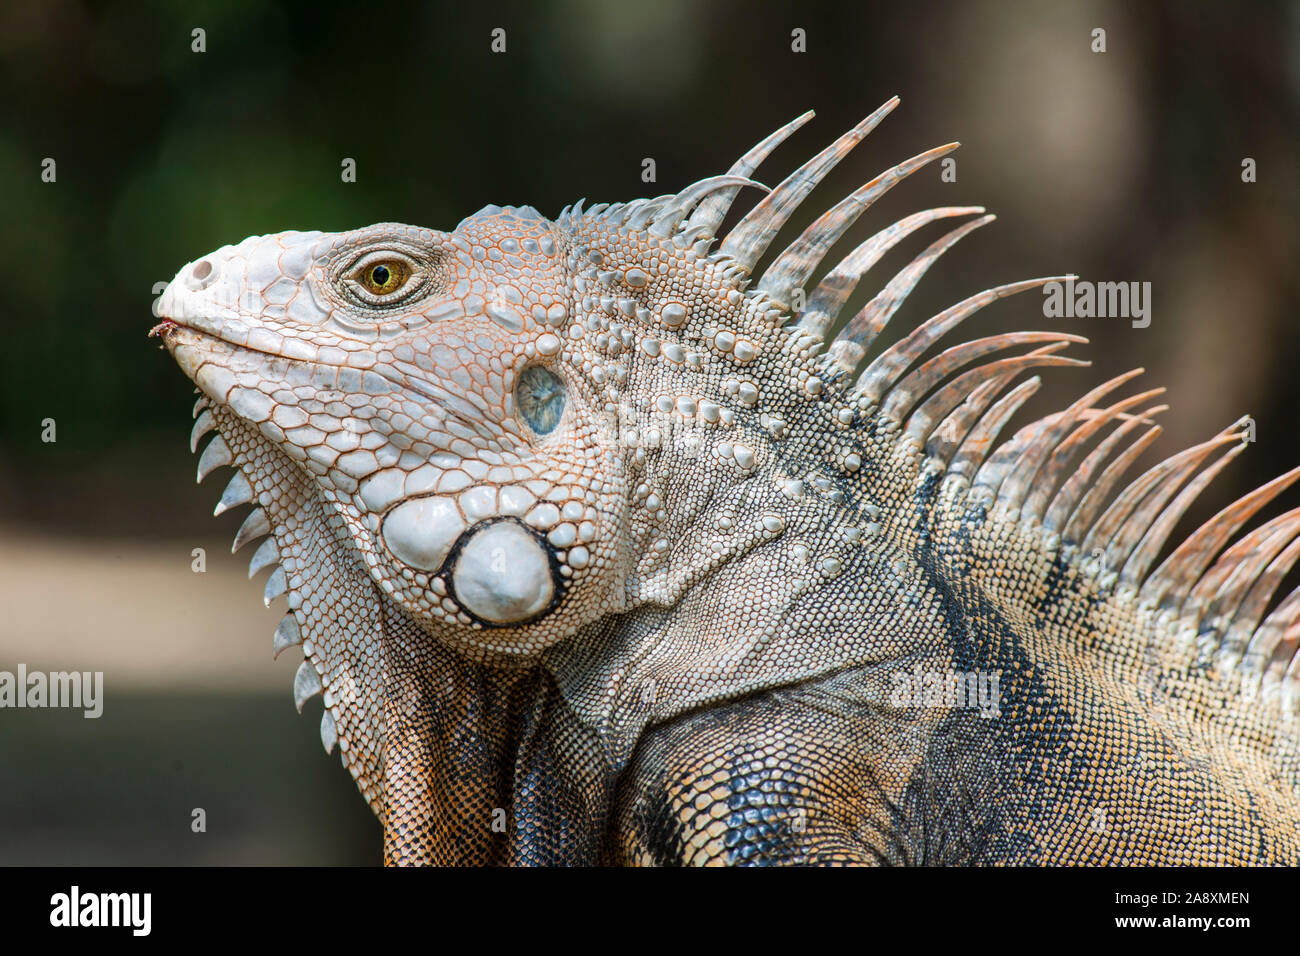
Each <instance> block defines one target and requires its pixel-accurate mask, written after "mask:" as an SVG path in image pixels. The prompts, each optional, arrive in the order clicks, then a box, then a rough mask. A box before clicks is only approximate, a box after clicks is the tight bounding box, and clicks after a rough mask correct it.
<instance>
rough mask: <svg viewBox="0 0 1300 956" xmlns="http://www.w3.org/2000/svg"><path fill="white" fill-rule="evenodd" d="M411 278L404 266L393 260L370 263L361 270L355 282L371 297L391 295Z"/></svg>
mask: <svg viewBox="0 0 1300 956" xmlns="http://www.w3.org/2000/svg"><path fill="white" fill-rule="evenodd" d="M410 277H411V272H410V270H409V269H408V268H407V267H406V264H405V263H403V262H399V261H397V260H393V259H385V260H383V261H382V262H372V263H370V264H368V265H367V266H366V267H365V268H363V269H362V270H361V274H360V275H359V276H358V277H357V280H358V281H359V282H360V283H361V285H362V286H364V287H365V289H366V291H367V292H369V293H371V294H372V295H391V294H392V293H394V292H396V291H397V290H398V289H400V288H401V287H402V286H404V285H406V280H407V279H409V278H410Z"/></svg>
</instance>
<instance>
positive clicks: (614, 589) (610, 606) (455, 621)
mask: <svg viewBox="0 0 1300 956" xmlns="http://www.w3.org/2000/svg"><path fill="white" fill-rule="evenodd" d="M570 260H571V251H570V244H569V243H568V242H567V241H566V239H565V237H564V235H563V233H562V232H561V231H559V230H558V229H557V228H556V227H555V225H553V224H552V223H550V222H547V221H546V220H544V219H542V218H541V217H540V216H538V215H537V214H536V213H534V212H533V211H532V210H530V209H497V208H491V209H488V210H484V211H483V212H481V213H479V214H478V215H476V216H474V217H472V218H470V219H468V220H466V221H465V222H463V223H462V224H461V225H460V226H459V227H458V228H457V229H456V230H455V231H453V232H450V233H448V232H437V231H433V230H429V229H421V228H417V227H413V226H402V225H394V224H382V225H376V226H371V227H368V228H365V229H359V230H355V231H352V232H346V233H338V234H322V233H293V232H290V233H281V234H277V235H271V236H262V237H257V238H252V239H247V240H245V241H244V242H242V243H240V244H239V245H237V246H228V247H225V248H223V249H220V250H218V251H216V252H213V253H210V254H209V255H206V256H204V257H202V258H200V259H199V260H197V261H196V262H194V263H191V264H189V265H187V266H186V267H185V268H183V269H182V270H181V272H180V274H179V275H178V276H177V277H176V279H175V280H174V281H173V282H172V284H171V285H170V287H169V288H168V289H167V290H166V292H165V293H164V295H163V297H162V300H161V301H160V303H159V312H160V314H162V315H163V316H164V317H166V319H168V320H169V324H167V325H166V326H165V328H166V333H165V341H166V342H167V345H168V347H169V348H170V349H171V351H172V353H173V354H174V356H175V357H176V359H177V361H178V362H179V363H180V365H181V367H182V368H183V369H184V370H185V371H186V373H187V374H188V375H190V376H191V378H193V379H194V381H195V382H196V383H197V384H198V385H199V387H200V388H201V389H202V390H203V392H204V394H205V395H206V396H207V397H208V398H209V399H210V400H211V402H212V403H213V404H214V405H215V406H216V407H219V408H221V409H224V410H228V412H229V413H231V414H233V415H234V416H237V417H238V418H239V419H240V420H242V421H243V422H245V423H247V424H248V425H251V426H254V427H255V428H256V430H257V432H258V433H259V434H260V435H261V436H262V437H263V438H265V439H266V440H267V441H268V442H269V443H271V444H272V445H273V446H274V447H275V449H277V451H278V452H279V453H280V455H281V457H282V461H280V462H276V463H275V467H287V468H293V469H297V470H299V471H301V472H302V473H303V474H304V475H305V477H306V478H307V479H308V480H309V481H310V483H311V484H312V485H313V487H314V489H315V491H316V493H317V494H318V495H319V497H320V499H321V500H322V501H324V502H325V503H327V505H328V507H329V508H330V509H332V511H333V512H334V513H335V514H336V515H337V518H338V521H339V522H340V525H339V527H340V528H341V529H343V530H344V531H345V533H346V536H347V538H348V540H349V541H350V542H351V543H352V545H354V546H355V556H356V560H357V561H360V562H363V563H364V566H365V569H366V571H367V572H368V573H369V575H370V576H371V578H372V579H373V580H374V582H375V584H376V585H377V586H378V588H379V589H380V590H381V591H382V592H383V594H384V595H385V596H386V598H387V599H390V600H392V601H394V602H396V603H397V604H398V605H399V606H400V607H401V608H402V609H403V610H404V611H405V612H406V613H408V614H409V615H411V616H412V617H413V618H415V619H416V620H418V621H419V622H420V623H421V624H422V625H423V626H424V627H425V628H426V629H427V630H428V631H429V633H430V634H432V635H433V636H434V637H435V638H436V639H438V640H442V641H444V642H446V643H447V644H448V645H451V646H454V647H456V648H457V649H459V650H461V651H464V652H465V653H468V654H471V655H474V656H478V657H485V656H491V657H495V658H520V657H522V658H528V657H535V656H536V654H537V653H538V652H539V651H540V650H541V649H543V648H545V647H547V646H549V645H550V644H553V643H554V642H555V641H557V640H559V639H560V638H562V637H563V636H565V635H566V634H569V633H572V632H573V631H574V630H575V629H576V628H577V627H579V626H581V625H582V624H584V623H586V622H587V621H590V620H592V619H593V618H594V617H596V616H599V615H601V614H605V613H609V612H611V611H614V610H617V609H618V608H619V607H621V605H622V603H623V598H622V594H621V584H622V581H623V577H624V575H625V573H626V567H625V566H626V564H627V561H628V554H627V549H626V547H625V546H624V545H625V542H624V540H623V539H624V538H625V535H624V528H625V526H626V523H627V497H628V495H627V488H626V476H625V473H624V470H623V467H622V464H623V463H622V459H621V457H620V455H619V454H618V453H617V447H616V440H615V439H616V436H615V434H614V432H613V431H612V429H611V426H610V418H611V416H610V415H609V411H608V408H609V405H610V393H611V391H612V390H613V388H614V387H615V386H616V384H617V382H618V381H619V380H624V379H625V378H626V375H627V361H626V355H625V354H621V353H625V352H626V349H627V347H628V345H629V344H630V343H629V342H627V341H625V338H624V337H623V336H621V335H620V330H619V329H617V328H615V329H614V330H613V332H612V334H611V333H610V331H609V330H608V329H606V330H602V332H601V333H600V334H599V335H595V334H592V335H590V336H588V337H587V338H589V339H590V341H585V340H584V338H583V337H582V333H583V332H585V331H586V330H585V327H584V326H583V325H582V322H583V317H582V316H581V315H580V314H579V309H580V306H579V304H578V303H577V302H575V298H574V281H573V268H572V263H571V261H570ZM597 339H599V342H597ZM578 343H581V345H582V346H584V347H581V348H580V347H577V345H578ZM602 386H604V387H602ZM244 471H245V472H247V471H248V469H247V468H245V469H244Z"/></svg>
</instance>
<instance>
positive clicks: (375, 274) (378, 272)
mask: <svg viewBox="0 0 1300 956" xmlns="http://www.w3.org/2000/svg"><path fill="white" fill-rule="evenodd" d="M390 275H391V273H390V272H389V271H388V266H375V267H374V268H373V269H371V270H370V281H371V282H373V283H374V284H375V285H377V286H385V285H388V279H389V276H390Z"/></svg>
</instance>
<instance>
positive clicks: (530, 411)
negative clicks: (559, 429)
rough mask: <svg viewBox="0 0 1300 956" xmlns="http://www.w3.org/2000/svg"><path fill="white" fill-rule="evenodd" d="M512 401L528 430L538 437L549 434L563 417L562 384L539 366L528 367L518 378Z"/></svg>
mask: <svg viewBox="0 0 1300 956" xmlns="http://www.w3.org/2000/svg"><path fill="white" fill-rule="evenodd" d="M515 402H516V403H517V404H518V406H519V414H521V415H522V416H523V417H524V421H526V422H527V423H528V425H529V427H530V428H532V430H533V431H535V432H537V434H539V435H548V434H550V433H551V432H553V431H555V426H556V425H558V424H559V423H560V416H561V415H563V414H564V403H565V393H564V383H563V382H561V381H560V380H559V379H558V378H557V377H556V376H555V375H554V374H552V373H551V372H550V371H548V370H547V369H545V368H543V367H542V366H540V365H530V366H528V368H526V369H524V370H523V372H521V373H520V375H519V383H518V384H517V385H516V386H515Z"/></svg>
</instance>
